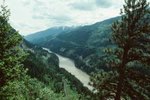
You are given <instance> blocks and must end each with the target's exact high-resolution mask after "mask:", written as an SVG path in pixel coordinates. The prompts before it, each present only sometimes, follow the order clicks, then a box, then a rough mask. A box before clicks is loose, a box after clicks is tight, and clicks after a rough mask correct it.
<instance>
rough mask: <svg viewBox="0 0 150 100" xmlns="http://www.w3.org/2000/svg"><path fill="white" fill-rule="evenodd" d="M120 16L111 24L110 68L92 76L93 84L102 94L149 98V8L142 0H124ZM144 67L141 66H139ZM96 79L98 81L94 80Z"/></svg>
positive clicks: (112, 96) (135, 99) (140, 99)
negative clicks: (113, 46)
mask: <svg viewBox="0 0 150 100" xmlns="http://www.w3.org/2000/svg"><path fill="white" fill-rule="evenodd" d="M123 7H124V10H121V15H122V16H121V19H120V20H118V21H116V22H115V23H114V24H113V25H112V32H113V33H112V35H113V38H112V40H113V41H114V43H115V44H116V45H117V47H116V48H115V49H112V48H111V49H106V51H107V52H108V53H109V57H108V58H107V59H106V60H109V61H110V62H109V65H110V66H111V68H112V72H109V73H107V72H100V73H99V74H97V75H94V76H93V78H92V81H93V86H94V87H96V88H97V90H102V91H103V92H101V93H103V94H104V95H103V96H105V98H107V96H108V97H109V96H111V98H114V99H115V100H121V98H126V99H129V100H130V99H131V100H148V99H150V95H149V94H150V91H149V90H150V86H149V83H150V76H149V75H148V74H146V71H150V68H149V66H150V9H149V3H147V1H146V0H125V5H124V6H123ZM143 69H144V70H143ZM142 70H143V71H142ZM98 80H99V82H98Z"/></svg>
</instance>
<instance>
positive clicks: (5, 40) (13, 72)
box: [0, 5, 26, 98]
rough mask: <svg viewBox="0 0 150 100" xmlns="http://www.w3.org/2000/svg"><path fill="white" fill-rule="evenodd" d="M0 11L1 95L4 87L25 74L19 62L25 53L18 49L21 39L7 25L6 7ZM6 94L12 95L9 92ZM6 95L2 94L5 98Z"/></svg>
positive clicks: (8, 13) (7, 12)
mask: <svg viewBox="0 0 150 100" xmlns="http://www.w3.org/2000/svg"><path fill="white" fill-rule="evenodd" d="M1 9H2V10H1V11H0V76H1V78H0V83H1V84H0V89H1V90H2V91H1V92H2V93H3V89H2V88H4V87H7V86H8V87H9V85H13V84H14V81H15V80H19V79H21V77H22V74H24V73H26V72H25V70H24V69H23V68H22V67H23V65H22V64H21V62H22V61H23V60H24V57H25V53H24V51H23V50H22V49H21V48H20V47H19V45H20V43H21V40H22V37H21V36H20V35H19V34H18V32H16V30H15V29H13V28H12V27H11V26H10V24H9V23H8V20H9V15H10V12H9V10H7V6H4V5H3V6H1ZM7 94H9V95H13V94H12V93H11V92H10V91H7ZM7 94H3V96H1V97H2V98H3V97H6V96H7Z"/></svg>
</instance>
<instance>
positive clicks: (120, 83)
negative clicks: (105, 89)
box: [115, 50, 128, 100]
mask: <svg viewBox="0 0 150 100" xmlns="http://www.w3.org/2000/svg"><path fill="white" fill-rule="evenodd" d="M127 53H128V50H125V51H124V54H123V59H122V63H121V65H120V66H119V79H118V85H117V92H116V97H115V100H121V94H122V88H123V83H124V78H125V69H126V68H125V66H126V61H127Z"/></svg>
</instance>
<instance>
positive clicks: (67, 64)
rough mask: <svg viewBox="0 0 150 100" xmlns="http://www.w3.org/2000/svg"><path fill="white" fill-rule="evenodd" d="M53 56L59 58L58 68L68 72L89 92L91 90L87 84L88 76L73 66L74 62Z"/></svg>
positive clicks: (59, 56)
mask: <svg viewBox="0 0 150 100" xmlns="http://www.w3.org/2000/svg"><path fill="white" fill-rule="evenodd" d="M43 49H44V50H46V51H48V52H49V53H52V51H50V50H49V49H47V48H43ZM55 54H56V55H57V56H58V58H59V67H60V68H64V69H65V70H66V71H68V72H69V73H71V74H72V75H74V76H75V77H76V78H77V79H78V80H79V81H80V82H81V83H82V84H83V85H84V86H85V87H87V88H88V89H89V90H92V89H93V87H92V86H90V85H89V84H88V83H89V81H90V76H89V75H88V74H87V73H85V72H83V71H82V70H80V69H78V68H77V67H76V66H75V63H74V61H72V60H71V59H69V58H67V57H63V56H61V55H59V54H57V53H55Z"/></svg>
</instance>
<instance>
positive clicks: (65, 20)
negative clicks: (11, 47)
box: [0, 0, 124, 35]
mask: <svg viewBox="0 0 150 100" xmlns="http://www.w3.org/2000/svg"><path fill="white" fill-rule="evenodd" d="M123 1H124V0H6V4H7V5H8V8H10V11H11V16H10V23H11V25H12V26H13V27H14V28H15V29H16V30H18V31H19V32H20V34H22V35H28V34H31V33H34V32H37V31H41V30H44V29H47V28H50V27H55V26H78V25H87V24H93V23H95V22H98V21H102V20H104V19H108V18H111V17H114V16H118V15H119V13H120V9H121V8H122V5H123V3H124V2H123ZM0 3H2V0H0Z"/></svg>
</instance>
